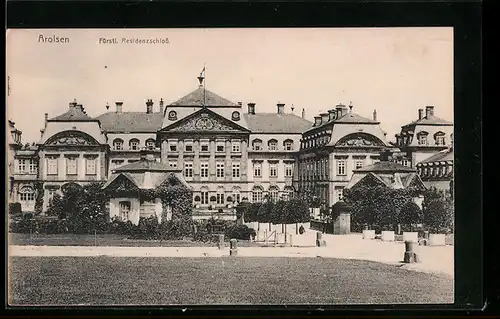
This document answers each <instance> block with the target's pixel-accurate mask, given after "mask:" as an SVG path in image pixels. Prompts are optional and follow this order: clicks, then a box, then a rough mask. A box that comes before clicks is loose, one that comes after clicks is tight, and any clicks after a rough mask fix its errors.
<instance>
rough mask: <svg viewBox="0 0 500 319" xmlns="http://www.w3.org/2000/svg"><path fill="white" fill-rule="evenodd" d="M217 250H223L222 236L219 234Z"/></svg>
mask: <svg viewBox="0 0 500 319" xmlns="http://www.w3.org/2000/svg"><path fill="white" fill-rule="evenodd" d="M217 248H219V249H224V234H219V241H218V242H217Z"/></svg>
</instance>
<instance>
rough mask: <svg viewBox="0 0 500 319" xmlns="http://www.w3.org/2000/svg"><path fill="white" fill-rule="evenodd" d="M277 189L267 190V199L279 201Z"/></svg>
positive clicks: (274, 187)
mask: <svg viewBox="0 0 500 319" xmlns="http://www.w3.org/2000/svg"><path fill="white" fill-rule="evenodd" d="M279 194H280V193H279V189H278V187H276V186H273V187H270V188H269V199H270V200H271V201H273V202H277V201H278V199H279Z"/></svg>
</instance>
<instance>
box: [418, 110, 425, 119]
mask: <svg viewBox="0 0 500 319" xmlns="http://www.w3.org/2000/svg"><path fill="white" fill-rule="evenodd" d="M423 118H424V109H418V119H419V120H421V119H423Z"/></svg>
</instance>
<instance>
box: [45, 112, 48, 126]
mask: <svg viewBox="0 0 500 319" xmlns="http://www.w3.org/2000/svg"><path fill="white" fill-rule="evenodd" d="M48 120H49V113H45V127H47V121H48Z"/></svg>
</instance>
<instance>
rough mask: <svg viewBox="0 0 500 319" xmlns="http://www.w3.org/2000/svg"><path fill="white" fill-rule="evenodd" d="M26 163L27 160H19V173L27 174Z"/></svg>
mask: <svg viewBox="0 0 500 319" xmlns="http://www.w3.org/2000/svg"><path fill="white" fill-rule="evenodd" d="M26 161H27V160H25V159H20V160H18V166H17V172H18V173H25V172H26Z"/></svg>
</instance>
